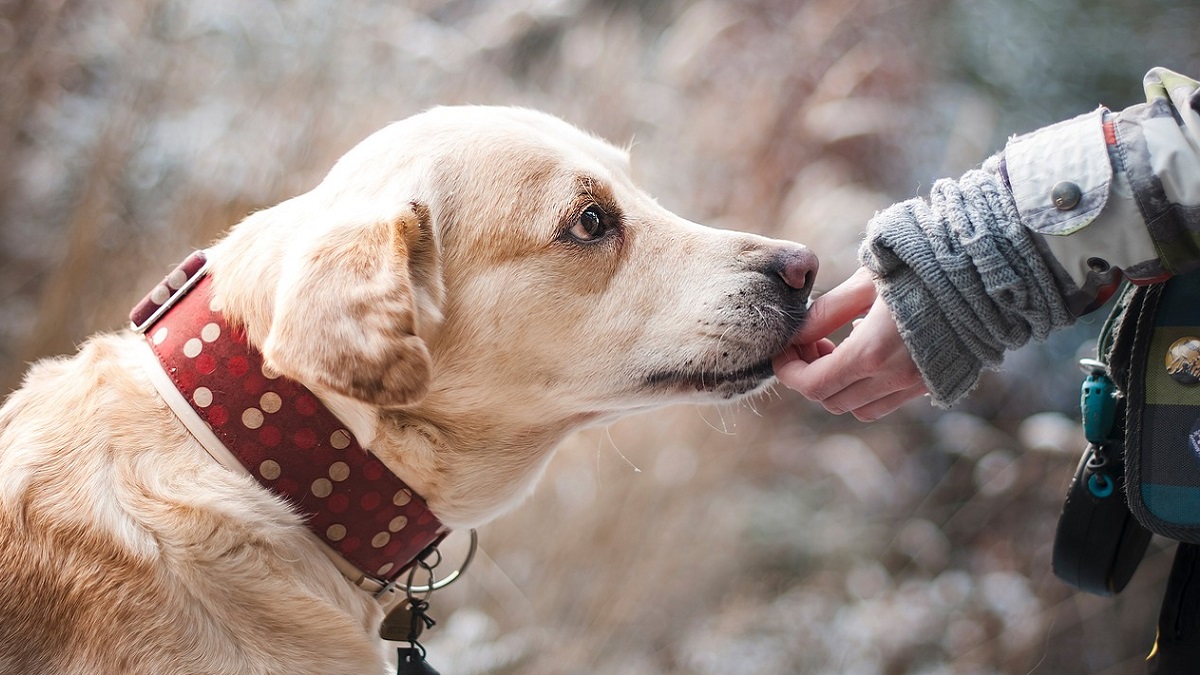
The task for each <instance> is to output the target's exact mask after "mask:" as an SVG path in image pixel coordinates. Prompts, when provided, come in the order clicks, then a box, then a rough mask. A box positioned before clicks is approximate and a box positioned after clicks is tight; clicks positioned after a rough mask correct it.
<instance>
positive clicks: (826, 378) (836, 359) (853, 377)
mask: <svg viewBox="0 0 1200 675" xmlns="http://www.w3.org/2000/svg"><path fill="white" fill-rule="evenodd" d="M851 351H852V350H847V349H845V346H844V344H843V346H841V347H835V348H834V349H833V350H832V351H831V352H829V353H828V354H827V355H825V356H822V357H821V358H818V359H816V360H815V361H812V362H807V363H806V362H804V361H799V360H797V361H790V362H787V363H782V364H779V365H778V366H777V367H776V369H775V375H776V377H778V378H779V381H780V382H782V383H783V384H784V385H785V386H786V387H788V388H789V389H794V390H796V391H797V392H799V393H800V395H801V396H803V397H804V398H807V399H808V400H810V401H822V402H823V401H825V400H826V399H828V398H829V397H831V396H835V395H837V393H838V392H840V391H842V390H843V389H845V388H846V387H848V386H850V385H852V384H854V383H855V382H857V381H859V380H860V379H862V378H863V375H861V374H860V372H859V370H858V368H857V365H856V364H855V362H854V360H853V358H847V355H848V354H850V352H851ZM842 412H845V410H843V411H842Z"/></svg>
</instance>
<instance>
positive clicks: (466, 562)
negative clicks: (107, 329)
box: [396, 528, 479, 596]
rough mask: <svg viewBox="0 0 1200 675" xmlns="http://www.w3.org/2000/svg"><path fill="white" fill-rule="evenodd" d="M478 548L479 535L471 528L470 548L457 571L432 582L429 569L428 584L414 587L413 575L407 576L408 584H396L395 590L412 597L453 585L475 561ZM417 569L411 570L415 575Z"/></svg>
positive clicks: (431, 571)
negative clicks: (415, 594)
mask: <svg viewBox="0 0 1200 675" xmlns="http://www.w3.org/2000/svg"><path fill="white" fill-rule="evenodd" d="M478 548H479V535H478V534H476V532H475V529H474V528H472V529H471V544H470V547H468V548H467V557H466V558H464V559H463V561H462V564H461V565H459V566H458V569H456V570H454V571H453V572H451V573H450V574H447V575H446V577H445V578H444V579H438V580H434V578H433V568H429V582H430V583H428V584H426V585H424V586H414V585H413V584H412V579H413V575H412V574H409V577H408V579H409V582H408V583H407V584H402V583H396V588H398V589H400V590H403V591H404V592H405V593H407V594H408V595H409V596H411V595H413V594H414V593H431V592H433V591H436V590H439V589H442V588H445V587H447V586H449V585H450V584H452V583H454V582H455V581H458V578H459V577H460V576H462V574H463V572H466V571H467V568H468V567H470V565H471V561H472V560H474V559H475V551H476V550H477V549H478ZM435 550H436V549H435ZM417 567H420V565H417V566H415V567H413V570H412V572H413V573H415V572H416V571H417V569H416V568H417Z"/></svg>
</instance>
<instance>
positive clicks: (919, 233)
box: [859, 155, 1075, 407]
mask: <svg viewBox="0 0 1200 675" xmlns="http://www.w3.org/2000/svg"><path fill="white" fill-rule="evenodd" d="M999 157H1000V156H999V155H996V156H993V157H992V158H991V159H989V160H988V161H987V162H985V163H984V165H983V166H982V167H981V168H980V169H977V170H973V171H969V172H967V173H966V174H965V175H963V177H962V178H960V179H958V180H957V181H953V180H940V181H938V182H936V183H934V185H933V189H932V191H931V193H930V195H929V201H928V202H926V201H925V200H923V199H919V198H918V199H910V200H908V201H906V202H901V203H899V204H895V205H893V206H891V207H889V208H888V209H886V210H884V211H882V212H880V213H877V214H875V217H874V218H872V219H871V222H870V223H869V224H868V225H867V236H866V240H865V241H864V242H863V244H862V248H861V249H860V250H859V259H860V261H861V262H862V264H863V266H865V267H867V268H868V269H870V270H871V271H872V272H873V273H874V274H875V284H876V287H877V289H878V291H879V293H880V295H881V296H882V297H883V299H884V301H885V302H887V305H888V307H889V308H890V309H891V311H892V315H893V316H894V317H895V319H896V323H897V325H898V326H899V328H900V335H901V337H902V338H903V339H904V343H905V345H907V346H908V349H909V351H910V352H911V353H912V355H913V359H914V360H915V361H916V364H917V367H918V368H919V369H920V371H921V375H922V376H923V377H924V378H925V384H926V386H928V388H929V391H930V393H931V394H932V396H933V400H934V403H936V404H938V405H939V406H942V407H948V406H950V405H951V404H953V403H954V402H955V401H957V400H958V399H960V398H962V397H963V396H964V395H966V394H967V392H969V391H971V389H973V388H974V387H975V385H976V383H978V381H979V374H980V372H981V371H982V369H983V368H984V367H989V368H995V367H997V366H998V365H999V364H1000V362H1001V360H1002V359H1003V357H1004V352H1005V350H1008V349H1016V348H1017V347H1020V346H1022V345H1024V344H1025V343H1027V342H1029V340H1030V338H1037V339H1038V340H1044V339H1045V338H1046V336H1047V335H1048V334H1049V333H1050V332H1051V331H1052V330H1054V329H1057V328H1061V327H1064V326H1069V325H1071V324H1072V323H1073V322H1074V321H1075V317H1074V316H1073V315H1072V314H1071V313H1070V312H1069V311H1068V310H1067V306H1066V304H1065V302H1064V300H1063V297H1062V294H1061V292H1060V291H1059V287H1058V284H1057V282H1056V281H1055V277H1054V275H1053V273H1052V272H1051V270H1050V268H1049V267H1048V266H1047V264H1046V262H1045V260H1044V259H1043V258H1042V254H1041V253H1039V252H1038V250H1037V246H1036V245H1035V243H1034V241H1033V238H1032V237H1031V235H1030V232H1029V230H1028V229H1026V227H1025V226H1024V225H1022V224H1021V219H1020V215H1019V214H1018V213H1017V207H1016V204H1015V203H1014V202H1013V197H1012V194H1011V193H1010V192H1009V190H1008V187H1007V186H1006V185H1005V183H1004V179H1003V178H1002V177H1001V176H1000V171H999V167H1000V159H999Z"/></svg>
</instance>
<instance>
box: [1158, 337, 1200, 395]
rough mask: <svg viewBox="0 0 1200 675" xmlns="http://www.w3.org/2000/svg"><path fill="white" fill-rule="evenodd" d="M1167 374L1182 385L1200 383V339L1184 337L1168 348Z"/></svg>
mask: <svg viewBox="0 0 1200 675" xmlns="http://www.w3.org/2000/svg"><path fill="white" fill-rule="evenodd" d="M1166 361H1167V374H1168V375H1170V376H1171V379H1173V380H1175V381H1176V382H1178V383H1180V384H1196V383H1197V382H1200V338H1197V337H1193V336H1191V335H1188V336H1184V337H1181V338H1179V339H1178V340H1176V341H1174V342H1172V343H1171V346H1170V347H1168V348H1167V359H1166Z"/></svg>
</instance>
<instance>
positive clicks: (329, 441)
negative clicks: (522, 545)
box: [131, 253, 444, 590]
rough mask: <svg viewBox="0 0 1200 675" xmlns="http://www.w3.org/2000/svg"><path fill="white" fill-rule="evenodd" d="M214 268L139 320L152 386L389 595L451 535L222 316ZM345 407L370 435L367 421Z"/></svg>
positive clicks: (151, 299)
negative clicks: (392, 584) (391, 585)
mask: <svg viewBox="0 0 1200 675" xmlns="http://www.w3.org/2000/svg"><path fill="white" fill-rule="evenodd" d="M203 260H204V258H203V254H201V253H197V254H194V255H193V256H192V257H191V258H189V259H188V260H187V261H185V262H184V263H183V264H181V265H180V267H179V268H177V270H176V271H175V272H173V273H172V274H171V275H169V276H168V277H167V278H166V279H164V280H163V282H162V283H161V284H160V285H159V286H157V287H156V288H155V289H154V290H153V291H152V292H151V293H150V294H149V295H147V297H146V299H145V300H143V301H142V303H140V304H139V305H138V307H136V308H135V309H134V311H133V313H132V314H131V320H132V321H133V324H134V328H135V329H136V330H138V331H139V332H144V333H145V335H146V339H147V342H146V344H147V346H148V348H149V350H150V351H151V352H152V353H153V355H154V358H156V359H157V361H158V362H159V364H161V367H162V370H161V371H158V370H157V369H156V368H155V367H154V366H153V365H151V366H149V368H148V372H150V373H151V379H152V381H153V382H154V384H155V386H156V388H158V389H159V391H160V393H161V395H162V396H163V398H164V400H165V401H166V402H167V403H168V405H169V406H170V407H171V408H172V409H173V410H174V411H175V412H176V414H177V415H178V416H179V417H180V419H181V421H182V422H183V423H184V425H185V426H186V427H187V428H188V429H189V430H191V431H192V433H193V435H194V436H195V437H196V439H197V440H198V441H199V442H200V444H201V445H202V446H204V447H205V448H206V449H207V450H208V451H209V453H210V454H211V455H212V456H213V457H214V459H216V460H217V461H218V462H220V463H222V464H224V465H226V466H227V467H228V468H231V469H233V470H244V471H245V472H246V473H248V474H249V475H251V476H253V477H254V478H255V479H256V480H258V482H259V483H260V484H262V485H263V486H264V487H266V488H267V489H268V490H271V491H272V492H274V493H275V494H276V495H278V496H279V497H281V498H282V499H283V500H284V501H286V502H288V503H289V504H290V505H291V506H292V507H293V508H295V509H296V510H297V511H298V512H300V513H302V514H304V515H305V518H306V521H307V523H308V525H309V528H310V530H312V532H313V534H314V535H315V536H316V537H317V539H319V540H320V541H322V542H323V543H324V544H325V545H326V546H327V547H328V548H329V549H331V550H332V551H333V552H335V553H336V555H337V556H339V557H341V558H342V559H343V560H344V561H347V562H349V563H351V564H352V565H353V566H354V568H355V569H356V570H357V571H358V573H359V575H358V577H355V576H354V575H348V576H351V578H352V580H354V581H364V582H369V583H367V585H364V588H371V587H373V586H382V585H386V584H387V582H388V581H390V580H391V579H393V578H394V577H395V576H396V575H399V574H400V573H401V572H403V571H404V570H405V569H406V568H408V567H409V566H411V565H412V564H413V563H414V562H415V561H416V560H417V559H418V558H419V557H420V556H421V554H422V553H423V552H424V551H425V550H426V549H427V547H429V546H430V545H432V544H433V543H435V542H436V541H437V540H438V539H440V537H441V536H442V535H443V534H444V530H443V528H442V525H441V523H440V522H439V521H438V519H437V518H436V517H435V516H434V515H433V513H432V512H431V511H430V510H429V509H428V508H427V507H426V505H425V502H424V501H423V500H422V499H421V497H420V496H419V494H414V493H413V491H412V489H411V488H410V487H409V486H408V485H407V484H405V483H404V482H403V481H402V480H400V479H399V478H398V477H396V476H395V475H394V474H393V473H392V472H391V471H389V469H388V467H387V466H386V465H385V464H384V463H382V462H381V461H380V460H379V459H378V458H376V457H375V456H374V455H372V454H371V453H369V452H368V451H366V449H365V448H364V447H363V446H362V445H361V444H360V443H359V442H358V441H357V440H356V437H355V435H354V433H353V428H352V427H350V425H346V424H344V423H343V421H342V419H341V418H339V417H337V416H335V415H334V414H332V413H331V412H330V411H329V410H328V409H327V408H326V407H325V406H323V405H322V404H321V402H320V401H319V400H318V398H317V397H316V396H315V395H314V394H313V392H311V391H309V390H308V389H307V388H305V387H304V386H303V385H302V384H300V383H298V382H295V381H292V380H289V379H288V378H286V377H283V376H281V375H280V374H279V373H276V372H273V370H272V369H271V367H270V366H269V364H267V363H266V362H265V361H264V359H263V357H262V355H261V353H259V352H258V350H256V349H255V348H254V347H253V346H252V345H250V344H249V343H248V342H247V339H246V335H245V331H244V330H243V329H242V328H241V327H240V326H237V325H231V324H230V323H229V322H228V321H227V319H226V317H225V316H224V315H223V314H222V312H221V309H222V308H221V306H220V299H219V298H216V297H214V296H212V294H211V289H210V286H211V283H210V281H211V280H210V279H209V278H208V277H207V276H206V275H205V269H204V268H203V267H202V262H203ZM155 373H157V374H155ZM164 376H165V377H164ZM164 383H165V384H164ZM334 405H335V406H339V405H340V407H342V408H343V411H342V413H343V415H345V416H347V417H351V418H353V419H355V421H356V424H355V425H354V426H357V427H360V428H364V429H367V430H368V432H370V430H371V429H372V427H371V425H370V424H369V422H370V420H368V419H365V418H363V416H362V413H361V411H359V410H357V409H356V408H354V407H353V406H347V405H345V402H344V401H339V402H335V403H334ZM195 418H199V421H200V423H199V424H198V423H197V422H196V420H195ZM205 426H207V429H205V428H204V427H205ZM348 427H350V428H348ZM335 562H338V561H335ZM339 567H342V568H343V572H345V571H346V570H345V568H344V566H342V565H339ZM373 590H377V589H373Z"/></svg>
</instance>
